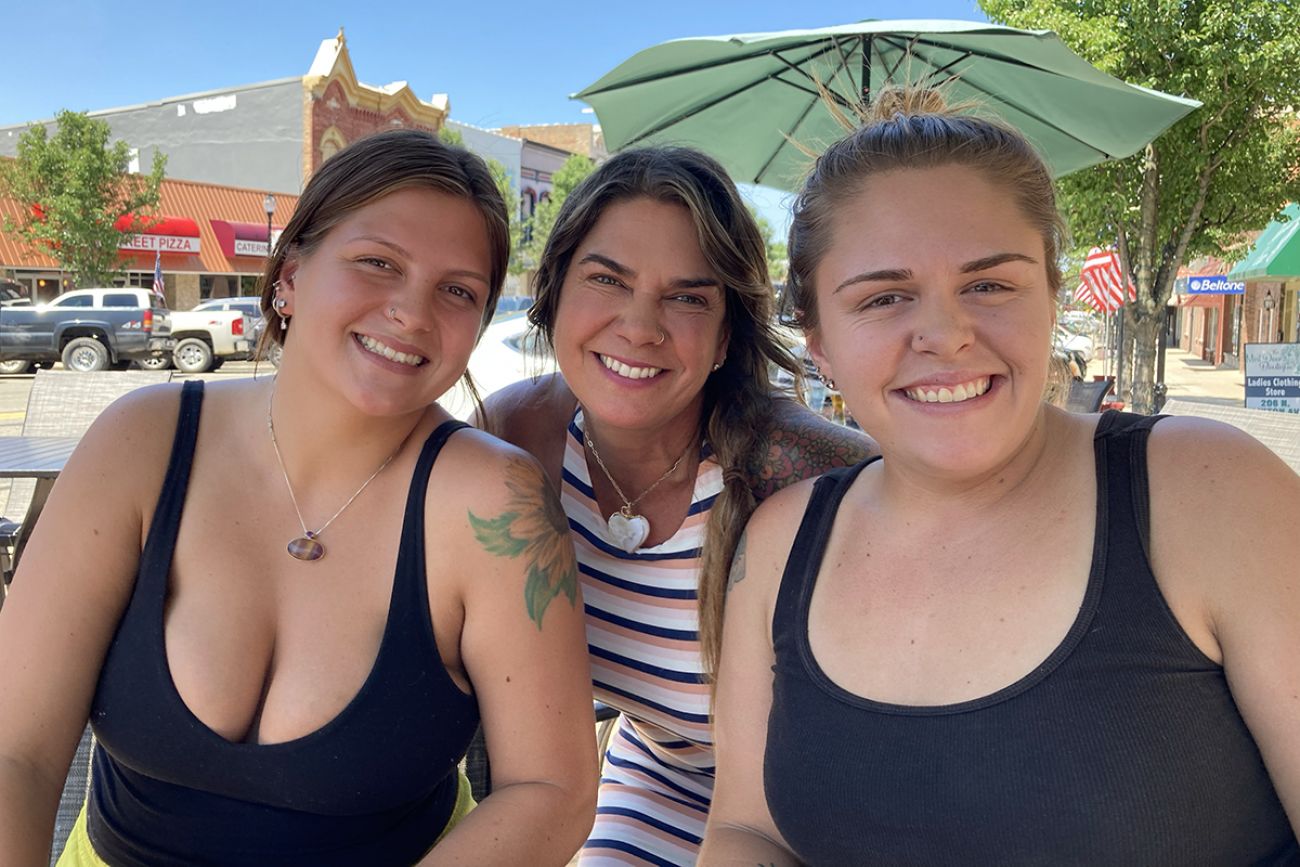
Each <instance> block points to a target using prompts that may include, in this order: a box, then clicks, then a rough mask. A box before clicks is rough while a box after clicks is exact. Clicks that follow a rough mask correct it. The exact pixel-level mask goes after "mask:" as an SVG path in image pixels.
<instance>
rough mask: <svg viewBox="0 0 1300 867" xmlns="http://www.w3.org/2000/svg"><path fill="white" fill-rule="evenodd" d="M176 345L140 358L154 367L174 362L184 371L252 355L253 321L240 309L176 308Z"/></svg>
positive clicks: (206, 368) (202, 370) (204, 370)
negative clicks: (165, 352)
mask: <svg viewBox="0 0 1300 867" xmlns="http://www.w3.org/2000/svg"><path fill="white" fill-rule="evenodd" d="M171 322H172V332H171V336H172V337H173V338H175V339H176V349H175V350H174V351H173V352H172V354H171V355H170V356H165V355H164V356H162V357H161V358H157V359H148V360H144V361H141V362H138V364H140V366H141V367H147V368H149V369H151V370H160V369H161V370H165V369H166V368H168V367H170V366H171V365H172V364H175V365H176V369H177V370H179V371H181V372H182V373H207V372H208V371H209V370H215V369H217V368H218V367H220V366H221V365H222V363H223V362H225V361H241V360H243V359H247V358H251V357H252V350H253V342H252V333H253V327H252V323H250V322H249V320H248V317H247V316H245V315H244V314H243V313H241V312H239V311H238V310H173V311H172V312H171Z"/></svg>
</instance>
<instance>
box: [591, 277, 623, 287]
mask: <svg viewBox="0 0 1300 867" xmlns="http://www.w3.org/2000/svg"><path fill="white" fill-rule="evenodd" d="M591 280H592V282H593V283H599V284H600V285H601V286H622V285H623V283H622V281H621V280H619V279H618V278H617V277H611V276H610V275H609V274H592V275H591Z"/></svg>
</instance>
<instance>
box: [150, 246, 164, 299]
mask: <svg viewBox="0 0 1300 867" xmlns="http://www.w3.org/2000/svg"><path fill="white" fill-rule="evenodd" d="M166 288H167V286H166V284H165V283H163V275H162V251H161V250H155V251H154V254H153V294H155V295H157V296H158V297H159V298H164V297H166V296H164V295H163V290H164V289H166Z"/></svg>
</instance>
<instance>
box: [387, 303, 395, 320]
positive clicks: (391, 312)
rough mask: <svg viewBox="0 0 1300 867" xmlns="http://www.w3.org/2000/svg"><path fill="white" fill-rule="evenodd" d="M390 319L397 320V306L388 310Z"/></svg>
mask: <svg viewBox="0 0 1300 867" xmlns="http://www.w3.org/2000/svg"><path fill="white" fill-rule="evenodd" d="M388 318H389V319H393V320H396V319H397V305H393V306H392V307H389V308H388Z"/></svg>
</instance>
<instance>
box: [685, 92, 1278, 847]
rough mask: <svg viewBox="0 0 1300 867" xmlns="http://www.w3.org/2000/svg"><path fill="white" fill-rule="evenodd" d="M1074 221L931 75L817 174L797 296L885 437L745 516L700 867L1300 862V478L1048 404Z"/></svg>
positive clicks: (1196, 440) (795, 238)
mask: <svg viewBox="0 0 1300 867" xmlns="http://www.w3.org/2000/svg"><path fill="white" fill-rule="evenodd" d="M1063 233H1064V227H1063V225H1062V223H1061V220H1060V217H1059V216H1058V214H1057V210H1056V205H1055V197H1054V192H1053V188H1052V180H1051V177H1050V175H1049V173H1048V171H1047V169H1046V167H1045V166H1044V164H1043V162H1042V160H1041V159H1040V158H1039V156H1038V155H1037V154H1036V153H1035V152H1034V150H1033V148H1032V147H1031V146H1030V145H1029V144H1028V143H1027V142H1026V141H1025V140H1024V139H1023V138H1022V137H1021V136H1020V135H1019V134H1018V133H1015V132H1014V131H1011V130H1010V129H1008V128H1006V127H1004V126H1003V125H1001V124H1000V123H997V122H994V121H990V120H987V119H983V118H977V117H972V116H961V115H957V114H954V113H952V112H950V111H949V110H948V109H947V108H946V107H945V106H944V105H943V103H942V100H941V99H939V98H938V97H937V96H936V95H935V94H933V93H932V92H922V91H886V92H884V93H882V94H881V95H880V96H879V97H878V98H877V103H876V105H875V106H874V111H873V112H872V113H869V114H868V115H867V116H866V121H865V123H864V124H863V126H862V127H861V128H859V129H857V130H855V131H854V132H852V133H851V134H850V135H849V136H848V137H846V138H845V139H844V140H842V141H840V142H837V143H836V144H833V145H832V146H831V147H830V148H829V149H828V150H827V151H826V152H825V154H823V155H822V156H821V157H820V158H819V159H818V160H817V163H816V165H815V166H814V168H813V170H812V172H811V173H810V175H809V177H808V179H807V181H806V182H805V186H804V188H803V191H802V193H801V195H800V197H799V199H798V201H797V203H796V206H795V217H794V223H793V226H792V228H791V234H790V285H791V288H792V291H794V293H795V298H796V301H797V306H798V308H799V309H800V311H801V314H802V318H803V324H804V327H805V330H806V333H807V335H808V345H809V349H810V350H811V352H812V354H813V356H814V358H815V359H816V361H817V363H818V365H819V367H820V369H821V371H822V373H823V374H824V375H825V376H826V377H827V378H833V379H834V380H835V383H836V385H837V387H838V388H839V389H840V391H841V392H842V393H843V394H844V397H845V400H846V401H847V403H848V405H849V407H850V408H851V409H852V411H853V414H854V416H855V417H856V418H857V419H859V420H860V421H861V422H862V424H863V425H864V427H866V428H867V429H868V430H870V431H871V432H872V434H873V435H874V436H875V437H876V439H877V441H878V442H879V444H880V448H881V451H882V457H881V458H880V459H878V460H874V461H867V462H864V463H862V464H860V465H858V466H857V467H854V468H851V469H847V470H834V471H832V472H830V473H828V474H826V475H825V476H823V477H822V478H820V479H818V480H816V482H815V483H813V482H809V483H803V484H800V485H798V486H795V487H792V488H788V489H786V490H785V491H783V492H781V493H778V494H777V495H775V496H774V497H772V498H771V499H769V500H767V501H766V502H765V503H763V504H762V505H761V506H760V507H759V508H758V510H757V512H756V513H755V515H754V518H753V519H752V521H751V522H750V524H749V527H748V529H747V531H746V548H745V550H746V552H747V553H746V556H744V557H738V558H737V559H736V561H735V563H734V564H733V569H732V582H731V590H730V597H729V599H728V602H727V614H726V624H725V627H724V632H723V635H724V638H723V651H722V658H721V664H720V668H719V672H718V681H717V699H716V703H715V708H716V719H715V737H716V741H717V755H718V777H717V785H716V789H715V793H714V800H713V809H712V812H711V813H710V815H709V824H708V830H707V832H706V835H705V844H704V849H703V852H702V856H701V863H703V864H708V865H714V864H745V865H754V864H763V865H790V864H810V865H836V867H840V865H852V864H873V865H874V864H882V865H933V864H1000V865H1025V864H1035V865H1039V864H1052V865H1058V864H1099V865H1103V864H1104V865H1112V864H1114V865H1121V864H1122V865H1139V864H1140V865H1180V867H1181V865H1199V864H1205V865H1245V864H1270V865H1276V864H1295V863H1300V850H1298V849H1297V843H1296V828H1297V826H1300V581H1297V579H1296V576H1297V571H1296V567H1295V564H1296V563H1300V533H1297V532H1296V527H1297V526H1300V478H1297V476H1296V475H1295V473H1293V472H1292V471H1291V470H1290V469H1288V468H1287V467H1286V466H1285V465H1284V464H1283V463H1282V462H1281V461H1280V460H1279V459H1278V458H1277V457H1276V456H1275V455H1273V454H1272V453H1271V452H1269V451H1267V450H1266V449H1265V448H1263V447H1262V446H1261V445H1259V444H1258V443H1256V442H1255V441H1254V440H1252V439H1250V438H1249V437H1247V436H1246V435H1244V434H1242V433H1240V432H1239V431H1237V430H1236V429H1234V428H1228V427H1224V426H1222V425H1218V424H1215V423H1213V422H1208V421H1201V420H1194V419H1190V418H1171V419H1164V420H1160V419H1159V418H1158V417H1155V418H1147V417H1143V416H1134V415H1125V414H1121V413H1109V414H1106V415H1102V416H1098V415H1071V414H1069V413H1066V412H1063V411H1061V410H1059V409H1056V408H1055V407H1052V406H1050V405H1048V404H1046V403H1045V402H1044V401H1043V399H1042V396H1043V394H1044V389H1045V386H1046V383H1047V379H1048V369H1049V364H1050V363H1051V362H1050V353H1051V335H1052V329H1053V325H1054V320H1055V309H1054V299H1055V296H1056V293H1057V291H1058V290H1059V289H1060V285H1061V274H1060V271H1059V267H1058V265H1057V262H1058V257H1059V255H1060V247H1059V245H1060V243H1061V239H1062V237H1063ZM1157 422H1158V423H1157ZM1207 503H1212V504H1213V508H1212V510H1211V511H1210V512H1207V511H1206V510H1205V505H1206V504H1207ZM1207 514H1212V515H1213V518H1214V521H1213V524H1214V526H1213V527H1212V528H1211V527H1209V526H1207V524H1206V521H1205V517H1206V515H1207ZM1080 515H1084V516H1088V517H1085V518H1084V519H1083V520H1080V518H1079V516H1080Z"/></svg>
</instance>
